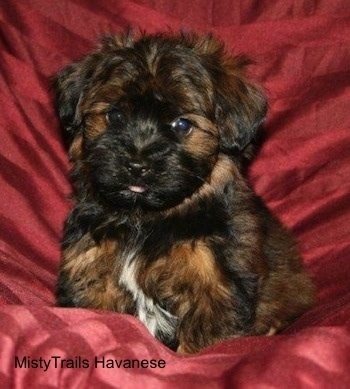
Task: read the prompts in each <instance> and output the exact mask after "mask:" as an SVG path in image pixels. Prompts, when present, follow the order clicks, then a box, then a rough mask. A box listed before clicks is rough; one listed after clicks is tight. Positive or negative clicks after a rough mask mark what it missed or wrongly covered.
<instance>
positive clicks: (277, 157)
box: [0, 0, 350, 389]
mask: <svg viewBox="0 0 350 389" xmlns="http://www.w3.org/2000/svg"><path fill="white" fill-rule="evenodd" d="M129 25H132V26H140V27H142V28H143V29H145V30H147V31H149V32H154V31H159V30H167V29H169V28H171V29H174V30H177V29H179V28H182V29H184V30H195V31H199V32H207V31H212V32H214V33H215V34H216V35H218V36H220V37H221V38H222V39H224V41H225V42H226V44H227V46H228V48H229V50H233V51H234V52H236V53H238V52H244V53H246V54H248V55H249V56H251V57H252V58H253V59H254V60H255V62H256V65H254V66H252V67H251V69H250V71H251V73H252V76H253V77H255V79H256V80H258V81H259V82H260V83H262V84H263V85H264V87H265V88H266V90H267V92H268V95H269V101H270V111H269V115H268V119H267V121H266V123H265V125H264V137H265V143H264V145H263V147H262V148H261V150H260V151H259V153H258V155H257V158H256V160H255V162H254V164H253V166H252V168H251V171H250V179H251V182H252V185H253V186H254V188H255V189H256V191H257V192H258V193H259V194H260V195H261V196H262V197H263V198H264V199H265V201H266V202H267V204H268V205H269V207H270V208H271V209H272V210H273V211H274V212H275V213H276V214H277V215H279V217H280V218H281V219H282V220H283V221H284V222H285V223H286V224H287V225H288V226H289V227H290V228H291V229H292V230H293V231H294V233H295V235H296V236H297V238H298V241H299V244H300V249H301V252H302V254H303V257H304V260H305V264H306V266H307V267H308V269H309V270H310V273H311V274H312V277H313V278H314V280H315V283H316V285H317V288H318V303H317V306H316V307H315V308H314V309H313V310H312V311H311V312H309V313H307V314H305V315H304V316H303V317H301V318H300V319H299V320H297V321H296V322H295V323H294V324H293V325H292V326H291V327H289V328H288V329H287V330H286V331H284V333H282V334H280V335H277V336H273V337H268V338H267V337H248V338H245V339H234V340H231V341H226V342H224V343H222V344H217V345H215V346H214V347H211V348H209V349H206V350H204V351H203V352H201V353H200V354H197V355H194V356H190V357H185V356H181V355H177V354H175V353H172V352H170V351H168V350H167V349H166V348H165V347H164V346H162V345H161V344H160V343H159V342H158V341H156V340H155V339H153V338H152V337H151V335H149V334H148V332H147V330H146V329H145V328H144V327H143V326H142V325H141V324H140V323H139V322H138V321H137V320H136V319H135V318H133V317H130V316H127V315H119V314H114V313H110V312H109V313H105V312H97V311H91V310H85V309H63V308H57V307H55V306H54V285H55V279H56V274H57V265H58V261H59V241H60V236H61V229H62V223H63V220H64V218H65V216H66V214H67V211H68V210H69V208H70V206H71V205H70V204H69V201H68V200H67V195H68V193H69V192H70V185H69V181H68V179H67V171H68V161H67V157H66V153H65V150H64V148H63V146H62V144H61V140H60V133H59V125H58V121H57V118H56V116H55V113H54V109H53V102H52V100H53V99H52V94H51V92H50V86H49V85H50V77H51V76H52V75H53V74H54V73H55V72H56V71H57V70H58V69H59V68H61V67H62V66H63V65H65V64H67V63H69V62H70V61H72V60H74V59H77V58H79V57H80V56H81V55H83V54H84V53H86V52H88V51H89V50H90V49H91V48H92V47H93V46H94V45H95V43H96V41H97V37H98V36H99V35H101V34H104V33H110V32H117V31H120V30H121V29H122V28H124V27H126V26H129ZM0 45H1V60H0V131H1V132H0V193H1V197H0V302H1V306H0V383H1V385H0V386H1V388H7V387H18V388H22V387H24V388H30V387H33V388H53V387H64V388H83V387H92V388H97V387H98V388H100V387H105V388H114V387H116V388H141V389H146V388H179V387H181V388H185V389H186V388H191V389H193V388H224V387H225V388H229V387H230V388H231V387H232V388H254V389H255V388H284V389H285V388H315V389H320V388H337V389H339V388H349V387H350V335H349V319H350V281H349V280H350V212H349V208H350V195H349V192H350V190H349V189H350V188H349V187H350V184H349V183H350V158H349V156H350V140H349V130H350V2H349V0H321V1H309V0H301V1H292V0H285V1H274V2H272V1H259V2H257V1H252V0H248V1H240V2H239V1H229V0H221V1H214V0H212V1H204V0H203V1H200V0H192V1H190V2H188V1H176V2H175V1H163V0H157V1H156V0H154V1H151V0H138V1H136V0H134V1H130V0H115V1H113V0H99V1H88V0H71V1H69V0H60V1H46V0H26V1H11V0H2V1H1V2H0ZM16 357H17V358H19V360H20V362H21V367H20V366H18V363H17V367H16ZM24 357H27V360H26V361H27V362H28V361H29V359H30V360H31V361H34V362H36V363H37V364H36V365H35V363H34V362H33V363H34V365H35V366H34V365H33V364H31V365H30V366H27V367H25V366H24V364H23V363H22V362H23V361H24V360H23V358H24ZM52 357H57V358H56V359H52ZM103 357H104V358H105V360H107V359H111V360H114V359H116V360H118V361H119V362H120V360H122V359H123V360H127V359H137V360H139V361H140V360H147V361H151V360H157V361H159V360H164V361H165V363H166V365H165V366H163V367H156V368H142V367H141V368H127V367H116V366H114V367H106V366H101V364H100V365H98V366H97V367H95V366H93V362H94V359H95V358H99V359H101V358H103ZM62 359H69V360H74V361H75V362H74V363H75V366H73V367H72V366H71V367H67V366H64V367H62V368H61V366H56V367H55V366H53V362H54V361H58V362H59V363H61V360H62ZM48 360H51V363H52V364H51V365H50V367H49V368H48V369H47V370H46V371H44V370H45V368H44V366H40V361H42V362H41V363H44V362H43V361H48ZM82 360H86V361H88V365H89V366H88V367H84V366H81V365H79V366H78V364H79V363H78V362H79V361H82ZM17 362H18V361H17ZM119 362H118V363H119Z"/></svg>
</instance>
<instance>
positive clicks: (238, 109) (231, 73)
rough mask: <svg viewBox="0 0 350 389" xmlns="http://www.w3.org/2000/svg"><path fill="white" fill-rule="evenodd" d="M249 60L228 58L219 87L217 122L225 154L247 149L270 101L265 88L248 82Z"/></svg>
mask: <svg viewBox="0 0 350 389" xmlns="http://www.w3.org/2000/svg"><path fill="white" fill-rule="evenodd" d="M249 62H250V61H249V60H247V59H246V58H243V57H233V58H229V59H226V60H224V62H223V68H222V69H223V71H222V72H221V74H219V78H218V80H217V84H216V85H217V90H216V113H215V114H216V121H217V123H218V126H219V131H220V147H221V149H222V151H223V152H225V153H232V152H234V151H235V150H237V149H238V150H243V149H244V148H245V147H246V146H247V145H248V144H249V143H250V141H251V140H252V139H253V137H254V135H255V134H256V132H257V129H258V128H259V126H260V124H261V123H262V121H263V119H264V118H265V115H266V111H267V103H266V99H265V96H264V94H263V93H262V91H261V90H260V89H259V88H258V87H256V86H254V85H253V84H251V83H250V82H249V81H247V80H246V79H245V77H244V74H243V71H244V68H245V67H246V65H248V64H249Z"/></svg>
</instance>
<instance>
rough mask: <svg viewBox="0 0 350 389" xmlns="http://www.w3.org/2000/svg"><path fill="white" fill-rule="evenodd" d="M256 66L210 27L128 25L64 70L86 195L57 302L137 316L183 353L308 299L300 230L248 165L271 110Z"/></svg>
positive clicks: (69, 234) (62, 90)
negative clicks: (134, 30) (248, 68)
mask: <svg viewBox="0 0 350 389" xmlns="http://www.w3.org/2000/svg"><path fill="white" fill-rule="evenodd" d="M246 64H247V61H246V60H245V59H244V58H242V57H230V56H228V55H226V54H225V51H224V48H223V45H222V44H221V43H219V42H218V41H216V40H215V39H213V38H212V37H204V38H200V37H196V36H194V35H180V36H167V35H161V34H159V35H153V36H147V35H141V36H139V37H138V38H133V37H132V36H131V35H130V34H125V35H121V36H111V37H108V38H105V39H104V40H103V41H102V44H101V45H100V47H99V48H98V49H97V50H96V51H95V52H93V53H92V54H90V55H88V56H86V57H85V58H83V59H82V60H81V61H80V62H77V63H73V64H72V65H70V66H68V67H67V68H65V69H63V71H61V73H60V74H59V75H58V77H57V79H56V84H55V88H56V93H57V99H58V108H59V114H60V118H61V121H62V124H63V126H64V128H65V129H66V131H67V133H68V135H69V136H70V155H71V158H72V161H73V171H72V176H73V182H74V185H75V189H76V206H75V208H74V209H73V210H72V212H71V214H70V216H69V217H68V220H67V222H66V226H65V234H64V240H63V245H62V246H63V258H62V263H61V266H60V275H59V282H58V302H59V304H60V305H62V306H77V307H92V308H101V309H108V310H113V311H117V312H125V313H129V314H132V315H135V316H136V317H138V318H139V319H140V320H141V321H142V322H143V323H144V324H145V325H146V326H147V328H148V329H149V331H150V332H151V333H152V334H153V335H155V336H156V337H157V338H158V339H160V340H161V341H162V342H163V343H165V344H166V345H168V346H169V347H171V348H173V349H175V350H178V351H180V352H185V353H193V352H196V351H198V350H200V349H202V348H203V347H206V346H208V345H211V344H213V343H214V342H218V341H221V340H224V339H227V338H231V337H237V336H244V335H250V334H252V335H254V334H272V333H274V332H276V331H278V330H280V329H282V328H284V327H285V326H286V325H287V324H288V323H289V322H290V321H291V320H292V319H294V318H295V317H297V316H298V315H300V314H301V313H303V312H304V311H305V310H306V309H308V308H309V307H310V305H311V304H312V301H313V287H312V284H311V282H310V280H309V278H308V276H307V275H306V274H305V272H304V270H303V268H302V265H301V261H300V257H299V255H298V253H297V251H296V250H295V247H294V241H293V240H292V239H291V237H290V236H289V235H288V233H287V232H286V230H285V229H284V228H283V227H282V226H281V225H280V223H279V222H278V221H277V220H276V219H275V218H274V217H273V216H271V215H270V213H269V212H268V211H267V209H266V208H265V207H264V206H263V204H262V203H261V201H260V200H259V199H258V198H257V197H256V196H255V195H254V194H253V193H252V191H251V189H250V188H249V186H248V185H247V183H246V181H245V180H244V178H243V177H242V162H243V160H244V159H245V158H246V156H247V154H248V152H247V150H248V149H249V144H250V142H251V140H252V138H253V137H254V135H255V133H256V131H257V129H258V127H259V124H260V123H261V121H262V120H263V118H264V116H265V111H266V103H265V99H264V96H263V95H262V93H261V91H260V90H259V89H258V88H257V87H255V86H254V85H252V84H251V83H250V82H249V81H247V80H246V79H245V77H244V74H243V71H244V68H245V65H246Z"/></svg>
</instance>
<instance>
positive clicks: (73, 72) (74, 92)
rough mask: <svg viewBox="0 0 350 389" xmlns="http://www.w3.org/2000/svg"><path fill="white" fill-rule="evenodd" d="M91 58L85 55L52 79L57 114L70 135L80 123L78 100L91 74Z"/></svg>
mask: <svg viewBox="0 0 350 389" xmlns="http://www.w3.org/2000/svg"><path fill="white" fill-rule="evenodd" d="M92 58H93V57H92V56H87V57H85V58H84V59H83V60H81V61H80V62H76V63H73V64H71V65H69V66H67V67H65V68H64V69H62V70H61V71H60V72H59V73H58V74H57V76H56V77H55V79H54V83H53V87H54V91H55V94H56V104H57V110H58V115H59V117H60V119H61V123H62V126H63V128H64V129H65V130H66V131H67V132H68V134H69V135H70V137H71V136H73V135H74V133H75V131H76V130H77V129H78V128H79V125H80V123H81V113H80V110H79V101H80V99H81V97H82V94H83V92H84V89H85V87H86V86H87V85H88V83H89V79H90V78H91V75H92V71H93V67H92V64H93V60H92Z"/></svg>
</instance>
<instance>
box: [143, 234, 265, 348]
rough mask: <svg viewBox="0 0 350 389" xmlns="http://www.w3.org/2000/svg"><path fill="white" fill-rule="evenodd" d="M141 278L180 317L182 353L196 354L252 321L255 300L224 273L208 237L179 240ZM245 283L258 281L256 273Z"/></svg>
mask: <svg viewBox="0 0 350 389" xmlns="http://www.w3.org/2000/svg"><path fill="white" fill-rule="evenodd" d="M139 282H140V285H141V287H142V288H143V289H144V290H145V292H146V294H148V295H152V291H156V292H155V293H156V300H158V301H160V302H162V304H163V305H164V306H166V307H167V309H169V312H171V313H172V314H173V315H174V316H176V317H177V318H178V327H177V331H176V338H177V340H178V342H179V346H178V349H177V350H178V351H179V352H182V353H194V352H197V351H200V350H201V349H203V348H204V347H207V346H209V345H212V344H213V343H215V342H218V341H222V340H224V339H227V338H230V337H234V336H239V335H243V334H244V333H245V332H246V330H247V329H248V328H250V327H249V325H252V324H253V323H254V312H255V304H254V302H251V301H247V299H245V298H244V297H243V296H242V295H240V293H239V291H238V286H235V285H234V284H233V283H232V282H231V281H230V280H229V279H228V278H227V277H225V276H224V274H223V273H222V271H221V269H220V268H219V267H218V266H217V263H216V259H215V256H214V254H213V252H212V251H211V248H210V247H209V246H208V245H207V244H206V243H205V242H202V241H197V242H192V241H191V242H187V243H182V244H177V245H176V246H175V247H173V249H172V250H171V251H170V252H169V254H168V255H167V256H164V257H162V258H159V259H158V260H157V261H155V262H153V263H152V264H151V265H150V266H149V267H147V268H145V269H144V270H143V271H141V272H140V276H139ZM245 282H246V283H249V285H250V286H252V285H251V284H254V285H255V284H257V281H256V278H254V277H253V279H252V280H245ZM242 294H244V292H242Z"/></svg>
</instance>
